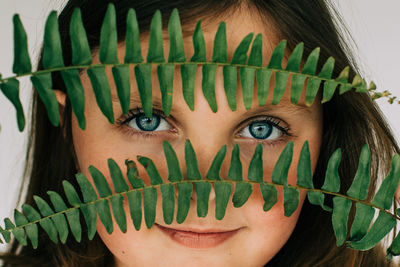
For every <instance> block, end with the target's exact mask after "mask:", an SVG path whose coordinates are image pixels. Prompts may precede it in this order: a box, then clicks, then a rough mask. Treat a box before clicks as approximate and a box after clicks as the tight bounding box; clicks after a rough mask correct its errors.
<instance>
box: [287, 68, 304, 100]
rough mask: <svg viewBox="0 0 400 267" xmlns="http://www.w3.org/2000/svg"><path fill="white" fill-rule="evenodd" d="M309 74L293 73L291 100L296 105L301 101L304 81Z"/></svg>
mask: <svg viewBox="0 0 400 267" xmlns="http://www.w3.org/2000/svg"><path fill="white" fill-rule="evenodd" d="M306 78H307V76H305V75H303V74H293V76H292V80H291V88H290V102H291V103H292V104H294V105H297V102H299V99H300V95H301V92H302V91H303V88H304V82H305V80H306Z"/></svg>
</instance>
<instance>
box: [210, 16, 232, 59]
mask: <svg viewBox="0 0 400 267" xmlns="http://www.w3.org/2000/svg"><path fill="white" fill-rule="evenodd" d="M212 62H222V63H225V62H228V48H227V41H226V23H225V22H224V21H222V22H221V23H220V24H219V26H218V29H217V32H216V33H215V37H214V47H213V55H212Z"/></svg>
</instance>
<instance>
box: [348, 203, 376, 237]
mask: <svg viewBox="0 0 400 267" xmlns="http://www.w3.org/2000/svg"><path fill="white" fill-rule="evenodd" d="M374 214H375V209H374V208H373V207H371V206H368V205H365V204H363V203H361V202H356V215H355V217H354V221H353V223H352V225H351V229H350V238H349V240H350V241H358V240H360V239H361V238H363V237H364V236H365V234H366V233H367V231H368V228H369V226H370V224H371V221H372V219H373V218H374Z"/></svg>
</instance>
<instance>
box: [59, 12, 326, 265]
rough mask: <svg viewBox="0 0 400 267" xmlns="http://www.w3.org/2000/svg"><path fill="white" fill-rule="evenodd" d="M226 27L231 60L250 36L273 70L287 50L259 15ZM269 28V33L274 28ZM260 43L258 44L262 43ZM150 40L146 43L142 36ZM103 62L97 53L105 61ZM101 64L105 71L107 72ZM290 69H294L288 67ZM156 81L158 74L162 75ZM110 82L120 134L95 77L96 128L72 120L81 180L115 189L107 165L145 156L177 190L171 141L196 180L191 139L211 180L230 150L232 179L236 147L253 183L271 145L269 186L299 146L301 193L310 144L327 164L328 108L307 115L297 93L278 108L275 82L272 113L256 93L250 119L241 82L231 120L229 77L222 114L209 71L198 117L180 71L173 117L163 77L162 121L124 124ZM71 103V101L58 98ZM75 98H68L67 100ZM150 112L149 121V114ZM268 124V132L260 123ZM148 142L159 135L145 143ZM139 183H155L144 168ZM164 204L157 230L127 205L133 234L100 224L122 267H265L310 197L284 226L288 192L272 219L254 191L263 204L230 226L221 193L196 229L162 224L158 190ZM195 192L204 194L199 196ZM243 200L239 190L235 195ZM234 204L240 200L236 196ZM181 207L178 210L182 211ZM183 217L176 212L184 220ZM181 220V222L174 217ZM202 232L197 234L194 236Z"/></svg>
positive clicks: (88, 104)
mask: <svg viewBox="0 0 400 267" xmlns="http://www.w3.org/2000/svg"><path fill="white" fill-rule="evenodd" d="M221 20H224V21H226V23H227V24H226V26H227V40H228V60H231V59H232V55H233V52H234V50H235V48H236V47H237V46H238V44H239V43H240V41H241V40H242V39H243V38H244V36H246V35H247V34H248V33H249V32H254V34H255V35H256V34H257V33H262V34H263V41H264V42H263V43H264V48H263V53H264V64H265V62H266V61H267V60H269V58H270V55H271V53H272V49H273V47H274V46H275V45H276V44H277V43H278V42H279V41H280V40H278V39H277V37H276V36H277V35H276V33H275V32H274V31H273V30H272V27H268V25H263V24H261V23H260V22H258V20H256V19H255V16H254V14H251V13H250V12H241V13H238V14H235V16H230V17H229V18H225V19H222V18H221ZM205 22H207V20H203V24H202V28H203V31H204V36H205V40H206V47H207V59H208V60H211V56H212V47H213V41H214V35H215V32H216V30H217V27H218V23H210V24H209V25H206V24H205ZM265 26H266V27H265ZM255 35H254V36H255ZM142 37H143V36H142ZM147 40H148V39H147V37H146V38H143V41H142V55H143V57H144V58H145V57H146V56H147V45H148V42H147ZM184 42H185V51H186V57H187V58H188V59H190V57H191V56H192V55H193V45H192V38H191V36H188V37H186V38H185V39H184ZM124 51H125V48H124V44H123V43H122V44H120V46H119V50H118V53H119V55H118V56H119V58H120V62H123V57H124V53H125V52H124ZM168 52H169V44H168V42H165V45H164V55H166V57H167V55H168ZM96 54H97V53H96ZM98 62H99V61H98V59H96V60H95V62H94V64H95V63H98ZM285 64H286V61H284V63H283V65H285ZM153 70H154V71H155V70H156V68H154V69H153ZM107 71H108V72H107V75H108V78H109V81H110V86H111V88H112V92H111V93H112V97H113V108H114V116H115V119H116V121H118V122H120V123H118V122H116V123H115V124H110V123H109V122H108V120H107V119H106V117H104V116H103V114H102V113H101V111H100V109H99V107H98V106H97V103H96V100H95V96H94V93H93V91H92V87H91V85H90V81H89V79H88V77H87V75H86V74H83V75H82V79H83V84H84V87H85V117H86V120H87V126H86V129H85V130H83V131H82V130H81V129H80V128H79V126H78V124H77V120H76V118H75V117H74V116H73V118H72V134H73V141H74V146H75V150H76V155H77V160H78V162H77V163H78V164H79V167H80V170H81V171H82V172H83V174H85V175H86V177H88V178H90V174H89V172H88V167H89V165H94V166H95V167H97V168H98V169H99V170H100V171H101V172H102V173H103V174H104V175H105V176H106V178H107V179H108V181H109V183H110V185H111V184H112V182H111V178H110V176H109V172H108V167H107V159H108V158H113V159H114V160H115V161H116V162H117V163H118V164H119V166H120V167H121V168H124V166H125V165H124V161H125V159H132V160H135V161H136V156H137V155H143V156H146V157H149V158H151V159H152V160H153V161H154V163H155V164H156V166H157V168H158V170H159V172H160V174H161V176H162V177H163V179H164V181H165V182H166V181H167V176H168V171H167V165H166V160H165V158H164V153H163V147H162V141H163V140H168V141H169V142H170V143H171V145H172V146H173V148H174V150H175V151H176V153H177V156H178V159H179V162H180V166H181V169H182V174H183V175H184V179H186V177H185V174H186V165H185V161H184V144H185V140H186V139H189V140H190V141H191V143H192V145H193V147H194V150H195V152H196V155H197V159H198V163H199V169H200V172H201V173H202V175H203V177H205V175H206V173H207V171H208V169H209V167H210V165H211V162H212V159H213V158H214V157H215V155H216V153H217V152H218V150H219V149H220V148H221V147H222V146H223V145H225V144H226V145H227V153H226V157H225V159H224V163H223V165H222V169H221V178H222V179H228V178H227V173H228V169H229V164H230V157H231V152H232V149H233V145H234V144H235V143H237V144H239V146H240V159H241V162H242V165H243V175H244V179H245V180H247V170H248V167H249V163H250V160H251V157H252V155H253V153H254V149H255V147H256V145H257V144H259V143H261V144H263V162H264V180H265V181H271V173H272V169H273V166H274V165H275V163H276V161H277V159H278V157H279V155H280V153H281V152H282V150H283V148H284V147H285V145H286V144H287V143H288V141H290V140H291V141H293V142H294V153H293V163H292V165H291V167H290V170H289V177H288V183H289V184H293V185H294V184H296V179H297V177H296V168H297V161H298V158H299V155H300V150H301V147H302V145H303V143H304V142H305V141H306V140H309V145H310V152H311V157H312V168H313V170H314V168H315V166H316V162H317V159H318V155H319V149H320V144H321V133H322V108H321V105H320V104H319V102H318V100H316V101H315V103H314V104H313V105H312V106H311V107H306V106H305V105H304V95H303V96H302V98H301V100H300V101H299V104H298V105H296V106H294V105H292V104H291V103H290V101H289V91H290V90H288V88H290V84H288V88H287V90H286V93H285V95H284V97H283V99H282V100H281V102H280V103H279V104H278V105H272V104H271V102H272V95H273V82H274V80H273V77H272V82H271V86H270V89H269V96H268V100H267V103H266V105H265V106H263V107H259V106H258V99H257V91H256V90H255V91H254V98H253V105H252V108H251V109H250V110H246V109H245V107H244V104H243V100H242V92H241V90H242V89H241V86H240V81H239V79H238V91H237V110H236V111H231V109H230V108H229V106H228V103H227V100H226V95H225V91H224V85H223V76H222V68H220V67H219V68H218V71H217V79H216V84H215V91H216V92H215V93H216V99H217V103H218V111H217V112H216V113H213V112H212V110H211V109H210V107H209V105H208V102H207V101H206V99H205V98H204V96H203V93H202V89H201V78H202V74H201V67H199V68H198V69H197V73H196V86H195V110H194V111H191V110H190V109H189V107H188V106H187V105H186V102H185V100H184V98H183V94H182V90H181V88H182V87H181V77H180V72H179V68H176V70H175V71H176V72H175V75H174V93H173V106H172V111H171V114H170V116H169V117H164V116H162V115H160V114H159V113H158V111H160V112H161V111H162V108H161V107H160V105H161V92H160V89H159V84H158V79H157V75H156V73H155V72H153V76H152V78H153V80H152V83H153V105H154V108H153V114H154V115H153V116H154V117H153V118H152V119H151V120H146V119H145V118H144V114H143V113H139V114H137V115H135V114H134V113H133V112H136V111H135V110H132V114H130V115H128V116H122V111H121V108H120V104H119V101H118V97H117V93H116V88H115V85H114V83H113V80H112V75H111V69H107ZM131 77H132V79H131V89H132V91H131V98H132V99H131V108H132V109H133V108H136V107H137V106H140V105H141V104H140V101H139V95H138V89H137V85H136V80H135V78H134V77H135V76H134V73H133V70H131ZM57 96H58V99H59V101H60V103H62V102H63V101H62V98H63V95H62V93H61V92H60V91H58V92H57ZM64 97H65V96H64ZM139 112H140V111H139ZM255 121H258V123H254V122H255ZM144 134H150V135H148V136H145V135H144ZM137 165H138V170H139V175H140V176H141V177H142V178H143V179H144V181H145V183H146V184H147V185H149V184H150V182H149V177H148V175H147V173H146V172H145V170H144V168H143V166H142V165H140V164H139V163H138V164H137ZM157 190H158V192H157V193H158V201H157V210H156V219H155V223H156V224H155V225H154V226H153V227H152V228H150V229H147V227H146V225H145V222H144V218H143V221H142V224H141V229H140V230H139V231H136V230H135V228H134V226H133V223H132V220H131V218H130V216H129V207H128V204H127V201H125V211H126V215H127V225H128V230H127V233H125V234H124V233H122V232H121V231H120V229H119V228H118V226H117V224H116V223H114V231H113V233H112V234H111V235H109V234H108V233H107V232H106V230H105V228H104V226H103V225H102V223H101V222H100V220H99V219H98V221H97V223H98V226H97V230H98V234H99V235H100V237H101V239H102V240H103V242H104V243H105V245H106V246H107V247H108V248H109V250H110V251H111V252H112V253H113V254H114V256H115V260H116V266H180V265H183V266H185V265H186V264H190V266H210V267H211V266H262V265H263V264H265V263H267V262H268V261H269V260H270V259H271V258H272V257H274V255H275V254H276V253H277V252H278V251H279V250H280V249H281V248H282V246H283V245H284V244H285V243H286V241H287V240H288V238H289V237H290V235H291V233H292V231H293V229H294V227H295V225H296V222H297V220H298V216H299V214H300V210H301V207H302V204H303V201H304V199H305V195H306V192H304V191H300V202H299V207H298V209H297V210H296V211H295V212H294V213H293V214H292V216H291V217H285V216H284V209H283V195H282V188H281V187H278V192H279V195H278V203H276V205H274V206H273V207H272V208H271V209H270V210H269V211H268V212H264V211H263V204H264V201H263V198H262V195H261V193H260V188H259V186H254V188H253V194H252V195H251V196H250V198H249V200H248V201H247V202H246V203H245V205H244V206H242V207H241V208H234V207H233V204H232V202H231V201H230V202H229V203H228V207H227V210H226V214H225V217H224V218H223V220H216V219H215V212H214V211H215V194H214V191H213V189H212V190H211V194H210V199H209V211H208V215H207V217H205V218H200V217H197V211H196V196H195V195H194V194H193V195H192V201H191V207H190V209H189V213H188V215H187V218H186V220H185V221H184V222H183V223H182V224H178V223H177V222H176V220H175V219H174V221H173V222H172V224H171V225H167V224H165V223H164V220H163V214H162V202H161V192H160V189H159V188H158V189H157ZM193 191H194V190H193ZM232 192H234V187H233V191H232ZM231 197H232V196H231ZM175 203H176V202H175ZM176 210H177V207H175V216H176ZM174 218H176V217H174ZM162 227H168V228H170V229H175V231H174V230H170V233H172V234H171V235H168V234H166V232H165V231H164V230H162V229H163V228H162ZM184 230H186V231H189V230H191V231H193V232H202V233H203V234H200V235H196V234H194V233H188V232H184ZM232 230H236V231H235V232H233V233H234V234H233V235H232V234H231V235H229V238H227V239H226V238H225V237H226V236H228V234H214V235H211V234H204V232H227V231H232Z"/></svg>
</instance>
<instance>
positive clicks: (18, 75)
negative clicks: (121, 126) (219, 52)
mask: <svg viewBox="0 0 400 267" xmlns="http://www.w3.org/2000/svg"><path fill="white" fill-rule="evenodd" d="M149 63H150V64H154V65H157V66H158V65H166V64H174V65H175V66H179V65H186V64H197V65H205V64H209V65H217V66H234V67H239V68H243V67H246V68H252V69H256V70H258V69H267V70H271V71H274V72H282V73H289V74H301V75H302V76H305V77H307V78H317V79H319V80H322V81H335V79H326V78H322V77H317V76H315V75H309V74H303V73H300V72H295V71H289V70H282V69H277V68H271V67H267V66H264V67H262V66H250V65H246V64H231V63H223V62H209V61H193V62H192V61H187V62H160V63H153V62H142V63H114V64H106V63H100V64H90V65H74V66H64V67H57V68H49V69H45V70H39V71H33V72H27V73H23V74H17V75H14V76H10V77H6V78H1V76H0V83H4V82H7V81H8V80H11V79H16V78H20V77H25V76H31V75H39V74H44V73H49V72H56V71H64V70H75V69H89V68H95V67H104V66H111V67H117V66H130V65H143V64H149ZM336 83H337V84H338V85H351V83H350V82H340V81H336Z"/></svg>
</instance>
